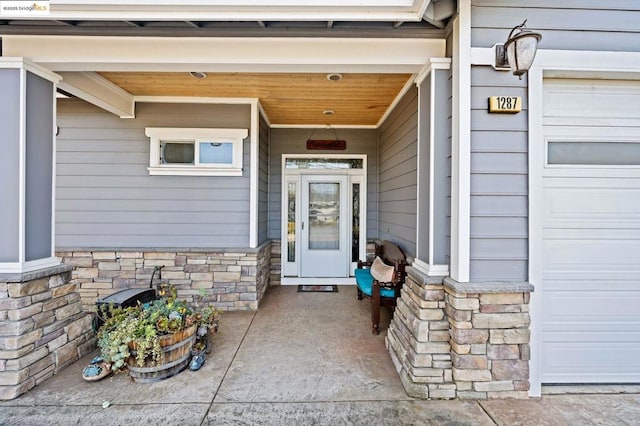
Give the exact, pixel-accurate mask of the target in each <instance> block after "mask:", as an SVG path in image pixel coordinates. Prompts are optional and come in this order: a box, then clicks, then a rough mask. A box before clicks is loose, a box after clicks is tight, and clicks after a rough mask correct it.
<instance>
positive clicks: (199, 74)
mask: <svg viewBox="0 0 640 426" xmlns="http://www.w3.org/2000/svg"><path fill="white" fill-rule="evenodd" d="M189 75H190V76H191V77H193V78H197V79H199V80H202V79H203V78H207V73H206V72H202V71H189Z"/></svg>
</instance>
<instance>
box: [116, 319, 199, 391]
mask: <svg viewBox="0 0 640 426" xmlns="http://www.w3.org/2000/svg"><path fill="white" fill-rule="evenodd" d="M195 339H196V326H195V325H192V326H191V327H189V328H185V329H184V330H182V331H179V332H177V333H174V334H167V335H165V336H161V337H160V347H161V348H162V357H161V358H160V361H159V362H158V363H157V364H155V365H154V364H153V363H152V362H151V361H147V362H146V364H145V365H144V366H142V367H139V366H138V364H137V363H136V359H135V348H133V349H132V351H131V354H132V356H131V357H130V358H129V359H128V360H127V368H128V369H129V375H130V376H131V378H132V379H133V380H134V381H135V382H138V383H150V382H157V381H159V380H162V379H166V378H168V377H171V376H174V375H176V374H178V373H179V372H181V371H182V370H184V369H185V368H187V366H188V365H189V362H190V361H191V348H192V347H193V342H194V341H195Z"/></svg>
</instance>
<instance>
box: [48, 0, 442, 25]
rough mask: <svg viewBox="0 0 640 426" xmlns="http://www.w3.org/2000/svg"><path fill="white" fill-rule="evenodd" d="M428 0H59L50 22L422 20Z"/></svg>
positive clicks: (54, 6)
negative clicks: (60, 20) (113, 20)
mask: <svg viewBox="0 0 640 426" xmlns="http://www.w3.org/2000/svg"><path fill="white" fill-rule="evenodd" d="M429 3H430V0H395V1H393V0H369V1H361V0H340V1H329V2H321V4H318V2H317V1H315V0H297V1H288V0H280V1H273V0H271V1H260V0H254V1H251V2H246V1H210V0H209V1H206V0H202V1H193V0H191V1H185V2H177V1H168V0H167V1H163V0H158V1H147V0H144V1H140V0H138V1H126V0H125V1H121V0H118V1H100V2H94V1H87V0H85V1H72V0H57V1H55V2H53V4H52V5H51V10H50V12H49V14H48V15H47V18H49V19H63V20H65V19H72V20H111V19H121V20H143V21H145V20H176V19H179V20H213V21H235V20H241V21H256V20H261V21H274V20H275V21H283V20H285V21H287V20H293V21H317V20H320V21H326V20H331V21H345V20H346V21H420V20H421V19H422V14H423V13H424V11H425V10H426V8H427V6H428V5H429Z"/></svg>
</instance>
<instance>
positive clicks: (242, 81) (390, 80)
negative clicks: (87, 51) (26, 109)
mask: <svg viewBox="0 0 640 426" xmlns="http://www.w3.org/2000/svg"><path fill="white" fill-rule="evenodd" d="M100 74H101V75H102V76H103V77H105V78H107V79H108V80H110V81H111V82H113V83H114V84H116V85H118V86H120V87H121V88H122V89H124V90H126V91H127V92H129V93H131V94H132V95H135V96H206V97H222V98H225V97H232V98H258V99H260V103H261V104H262V107H263V108H264V110H265V112H266V114H267V116H268V117H269V120H270V121H271V124H291V125H327V124H328V125H375V124H377V123H378V121H379V120H380V118H381V117H382V116H383V114H384V113H385V111H386V110H387V108H389V106H390V105H391V103H392V102H393V100H394V99H395V98H396V96H397V95H398V94H399V93H400V91H401V90H402V88H403V86H404V85H405V84H406V83H407V81H408V80H409V78H410V77H411V75H410V74H344V75H343V78H342V79H341V80H339V81H331V80H329V79H327V74H320V73H318V74H304V73H300V74H286V73H281V74H277V73H207V78H204V79H196V78H194V77H192V76H191V75H189V73H186V72H185V73H180V72H170V73H156V72H101V73H100ZM326 110H333V111H335V113H334V114H333V115H325V114H323V112H324V111H326Z"/></svg>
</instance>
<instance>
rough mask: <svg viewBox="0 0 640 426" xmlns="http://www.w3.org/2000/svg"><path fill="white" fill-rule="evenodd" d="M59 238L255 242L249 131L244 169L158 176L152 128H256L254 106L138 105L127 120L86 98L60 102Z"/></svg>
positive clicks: (95, 243) (118, 242)
mask: <svg viewBox="0 0 640 426" xmlns="http://www.w3.org/2000/svg"><path fill="white" fill-rule="evenodd" d="M58 126H59V127H60V134H59V136H58V146H57V181H56V188H57V190H56V200H57V207H56V238H57V240H56V244H57V246H58V247H59V248H61V249H64V248H69V247H96V248H102V247H143V248H144V247H149V248H154V247H155V248H159V247H202V248H217V247H247V246H248V245H249V166H250V161H249V160H250V158H249V155H250V146H249V138H247V139H246V140H245V143H244V157H243V175H242V176H241V177H240V176H237V177H233V176H231V177H219V176H214V177H206V176H150V175H149V172H148V171H147V167H148V166H149V138H148V137H147V136H145V134H144V129H145V127H211V128H215V127H221V128H245V129H249V128H250V107H249V105H202V104H199V105H188V104H144V103H140V104H137V105H136V118H135V119H132V120H123V119H120V118H118V117H116V116H114V115H112V114H109V113H107V112H104V111H102V110H100V109H98V108H96V107H93V106H91V105H88V104H86V103H84V102H81V101H75V100H68V101H61V102H59V104H58Z"/></svg>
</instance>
